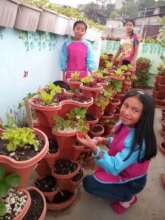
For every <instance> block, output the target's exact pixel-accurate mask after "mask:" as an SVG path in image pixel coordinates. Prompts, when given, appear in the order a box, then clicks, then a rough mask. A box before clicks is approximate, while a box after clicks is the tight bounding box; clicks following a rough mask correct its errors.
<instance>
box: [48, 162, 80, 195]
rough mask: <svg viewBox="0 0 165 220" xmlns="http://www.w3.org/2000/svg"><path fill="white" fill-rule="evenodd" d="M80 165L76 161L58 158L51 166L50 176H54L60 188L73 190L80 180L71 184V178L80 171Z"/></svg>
mask: <svg viewBox="0 0 165 220" xmlns="http://www.w3.org/2000/svg"><path fill="white" fill-rule="evenodd" d="M80 169H81V167H80V165H79V164H78V162H76V161H72V160H68V159H59V160H57V161H56V162H55V164H54V167H52V176H53V177H55V178H56V180H57V184H58V186H59V188H60V190H70V191H74V190H75V188H76V187H77V186H78V184H79V183H80V182H77V184H74V185H72V184H73V183H72V181H73V180H72V178H73V177H75V176H76V175H77V174H79V172H80Z"/></svg>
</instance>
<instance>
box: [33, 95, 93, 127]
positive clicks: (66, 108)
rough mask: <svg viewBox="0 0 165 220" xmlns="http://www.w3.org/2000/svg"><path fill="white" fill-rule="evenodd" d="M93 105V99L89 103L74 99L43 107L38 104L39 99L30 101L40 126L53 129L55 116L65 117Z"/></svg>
mask: <svg viewBox="0 0 165 220" xmlns="http://www.w3.org/2000/svg"><path fill="white" fill-rule="evenodd" d="M92 104H93V98H92V97H91V99H90V101H89V102H85V103H82V102H78V101H74V100H72V99H68V100H63V101H61V102H60V103H59V104H58V105H54V106H43V105H40V104H38V99H37V98H36V97H33V98H31V99H29V105H30V106H31V108H32V109H34V110H35V112H36V116H37V118H38V121H39V124H40V126H43V127H45V125H47V127H53V126H54V125H55V121H54V120H53V116H54V115H59V116H61V117H62V116H64V115H66V113H68V112H70V111H71V110H72V109H73V108H85V109H88V108H89V106H91V105H92Z"/></svg>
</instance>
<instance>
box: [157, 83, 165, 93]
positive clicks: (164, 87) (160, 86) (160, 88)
mask: <svg viewBox="0 0 165 220" xmlns="http://www.w3.org/2000/svg"><path fill="white" fill-rule="evenodd" d="M157 88H158V91H159V92H162V93H165V85H164V84H162V83H158V85H157Z"/></svg>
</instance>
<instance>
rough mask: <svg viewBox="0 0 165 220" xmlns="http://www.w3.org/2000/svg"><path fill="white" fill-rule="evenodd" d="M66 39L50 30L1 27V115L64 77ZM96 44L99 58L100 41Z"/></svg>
mask: <svg viewBox="0 0 165 220" xmlns="http://www.w3.org/2000/svg"><path fill="white" fill-rule="evenodd" d="M64 39H65V37H62V36H59V35H55V34H51V33H44V32H34V33H33V32H31V33H30V32H21V31H17V30H14V29H7V28H1V29H0V94H1V98H0V117H2V118H3V119H5V116H6V112H8V111H9V110H10V109H11V108H12V109H16V108H17V105H18V103H19V102H20V101H21V100H22V98H24V97H25V96H26V95H27V94H28V93H29V92H35V91H36V90H37V89H38V88H40V87H43V86H45V85H46V84H48V83H49V82H50V81H55V80H59V79H62V74H61V72H60V69H59V52H60V49H61V46H62V44H63V42H64ZM93 47H94V49H95V51H96V53H95V54H96V59H97V62H98V59H99V55H100V53H99V51H100V49H101V48H100V47H101V44H100V42H95V43H94V44H93Z"/></svg>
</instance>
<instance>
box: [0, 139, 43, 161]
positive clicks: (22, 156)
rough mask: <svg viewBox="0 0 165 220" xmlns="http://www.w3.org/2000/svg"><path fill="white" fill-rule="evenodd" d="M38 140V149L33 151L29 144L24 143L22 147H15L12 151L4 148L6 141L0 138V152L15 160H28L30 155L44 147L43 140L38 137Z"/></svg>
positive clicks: (34, 154)
mask: <svg viewBox="0 0 165 220" xmlns="http://www.w3.org/2000/svg"><path fill="white" fill-rule="evenodd" d="M38 141H39V143H40V144H39V150H38V151H35V150H34V148H33V147H32V146H31V145H26V146H24V147H20V148H17V149H16V151H14V152H8V151H7V150H6V144H7V142H6V141H4V140H1V139H0V154H1V155H5V156H9V157H11V158H13V159H15V160H17V161H24V160H29V159H31V158H32V157H34V156H36V155H37V154H38V153H39V152H40V151H41V150H42V148H43V147H44V141H42V140H40V139H38Z"/></svg>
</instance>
